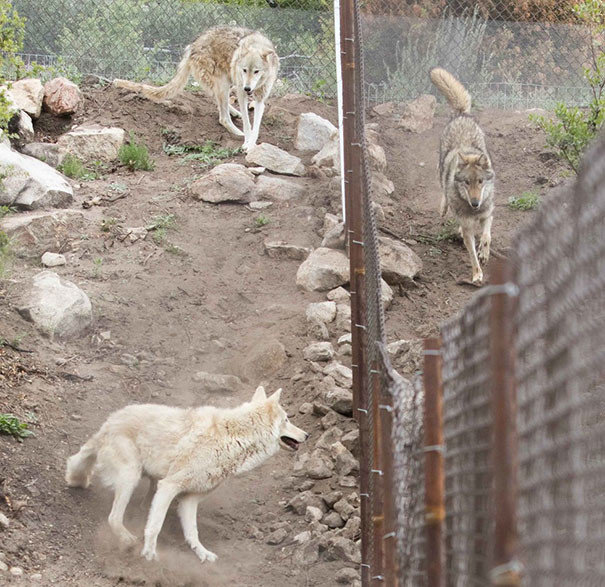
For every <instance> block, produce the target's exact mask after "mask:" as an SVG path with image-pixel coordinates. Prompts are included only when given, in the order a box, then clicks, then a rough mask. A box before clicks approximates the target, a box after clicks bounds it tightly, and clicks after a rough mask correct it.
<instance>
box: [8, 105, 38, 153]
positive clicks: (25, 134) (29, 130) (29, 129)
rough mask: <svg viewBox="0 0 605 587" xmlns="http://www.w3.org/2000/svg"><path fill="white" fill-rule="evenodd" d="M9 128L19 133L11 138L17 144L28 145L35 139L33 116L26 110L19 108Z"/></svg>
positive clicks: (11, 131)
mask: <svg viewBox="0 0 605 587" xmlns="http://www.w3.org/2000/svg"><path fill="white" fill-rule="evenodd" d="M8 130H9V132H10V133H11V134H16V135H18V136H17V137H13V138H11V140H12V141H13V142H14V143H15V144H16V145H17V146H19V145H26V144H27V143H31V142H32V141H33V140H34V125H33V123H32V119H31V116H30V115H29V114H28V113H27V112H25V110H19V112H17V113H16V114H15V115H14V116H13V117H12V118H11V119H10V121H9V123H8Z"/></svg>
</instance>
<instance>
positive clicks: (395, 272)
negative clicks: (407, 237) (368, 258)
mask: <svg viewBox="0 0 605 587" xmlns="http://www.w3.org/2000/svg"><path fill="white" fill-rule="evenodd" d="M378 241H379V245H378V249H379V253H380V267H381V269H382V277H383V279H384V280H385V281H386V282H387V283H389V284H391V285H394V284H398V283H406V282H407V281H409V280H411V279H414V278H415V277H416V276H417V275H418V274H419V273H420V271H422V261H421V259H420V257H419V256H418V255H417V254H416V253H414V251H412V249H410V247H408V246H406V245H404V244H403V243H400V242H399V241H395V240H393V239H392V238H387V237H380V238H379V239H378Z"/></svg>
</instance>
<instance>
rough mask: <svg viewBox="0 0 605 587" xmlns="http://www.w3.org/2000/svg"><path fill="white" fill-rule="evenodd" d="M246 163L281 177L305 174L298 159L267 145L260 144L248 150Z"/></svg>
mask: <svg viewBox="0 0 605 587" xmlns="http://www.w3.org/2000/svg"><path fill="white" fill-rule="evenodd" d="M246 163H250V164H252V165H260V166H262V167H266V168H267V169H268V170H269V171H273V172H274V173H281V174H283V175H298V176H301V175H304V174H305V166H304V165H303V163H302V161H301V160H300V159H299V158H298V157H295V156H294V155H290V154H289V153H287V152H286V151H284V150H283V149H280V148H279V147H275V146H274V145H270V144H269V143H261V144H260V145H256V146H255V147H253V148H252V149H250V151H248V154H247V155H246Z"/></svg>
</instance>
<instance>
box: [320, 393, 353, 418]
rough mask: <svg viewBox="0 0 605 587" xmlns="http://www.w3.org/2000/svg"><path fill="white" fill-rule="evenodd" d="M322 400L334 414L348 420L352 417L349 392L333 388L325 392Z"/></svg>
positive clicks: (351, 399) (351, 395)
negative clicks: (346, 417)
mask: <svg viewBox="0 0 605 587" xmlns="http://www.w3.org/2000/svg"><path fill="white" fill-rule="evenodd" d="M324 399H325V402H326V404H328V405H329V406H330V407H331V408H332V409H333V410H334V411H335V412H338V413H339V414H342V415H343V416H348V417H349V418H350V417H351V416H352V415H353V392H351V390H349V389H343V388H342V387H334V388H332V389H330V390H328V391H327V392H326V394H325V396H324Z"/></svg>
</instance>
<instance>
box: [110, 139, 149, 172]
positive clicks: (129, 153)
mask: <svg viewBox="0 0 605 587" xmlns="http://www.w3.org/2000/svg"><path fill="white" fill-rule="evenodd" d="M118 157H119V159H120V162H121V163H122V164H123V165H126V167H128V168H129V169H130V171H137V170H141V171H151V170H152V169H153V167H154V163H153V160H152V159H151V158H150V157H149V151H148V149H147V147H146V145H145V144H144V143H138V142H137V140H136V139H135V136H134V133H132V132H131V133H130V139H129V141H128V143H127V144H125V145H122V146H121V147H120V151H119V152H118Z"/></svg>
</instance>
